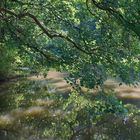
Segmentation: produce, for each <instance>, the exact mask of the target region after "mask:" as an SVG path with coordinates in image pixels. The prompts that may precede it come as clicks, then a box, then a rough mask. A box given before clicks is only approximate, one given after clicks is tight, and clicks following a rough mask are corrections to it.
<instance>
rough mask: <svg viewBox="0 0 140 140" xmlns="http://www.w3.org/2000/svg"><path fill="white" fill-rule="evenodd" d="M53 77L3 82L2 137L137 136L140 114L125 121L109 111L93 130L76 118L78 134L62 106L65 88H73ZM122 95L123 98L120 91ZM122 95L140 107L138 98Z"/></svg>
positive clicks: (120, 139)
mask: <svg viewBox="0 0 140 140" xmlns="http://www.w3.org/2000/svg"><path fill="white" fill-rule="evenodd" d="M55 76H56V75H55ZM61 77H62V75H61ZM51 78H52V77H51V76H50V77H49V78H47V79H46V78H41V77H38V78H36V77H29V78H20V79H14V80H11V81H9V82H4V83H0V140H88V139H89V140H90V139H91V140H92V139H93V140H94V139H95V140H103V139H104V140H125V139H126V140H128V139H130V140H131V139H132V138H133V139H132V140H138V138H139V136H140V126H139V125H140V122H138V121H139V120H140V117H139V115H137V116H136V117H135V116H133V117H131V118H130V119H129V121H128V123H127V124H125V123H124V122H123V119H122V116H121V117H116V116H114V117H113V118H112V115H110V114H107V115H106V116H105V117H103V118H101V119H100V121H99V122H98V123H97V124H98V126H97V125H96V126H97V127H96V126H95V127H94V128H92V127H90V130H88V128H89V127H86V128H85V129H84V131H81V130H82V129H83V128H82V127H83V126H82V127H80V128H78V127H77V126H78V125H79V122H78V123H77V122H76V124H74V125H75V128H76V129H77V130H76V129H75V130H76V132H78V134H77V135H75V133H74V132H75V130H74V131H73V130H71V127H68V125H69V126H71V125H72V124H69V123H70V122H67V121H66V120H65V119H64V118H65V116H66V118H67V113H68V112H65V111H64V109H62V104H63V102H64V101H63V100H62V99H67V98H68V95H67V94H68V93H66V90H65V89H67V91H68V90H69V91H70V87H69V86H67V84H66V83H63V82H64V81H63V80H62V79H61V78H60V77H59V78H58V79H53V80H50V79H51ZM58 81H59V82H60V83H58ZM61 82H62V83H63V84H62V83H61ZM108 83H109V82H108ZM108 83H107V84H106V86H107V85H108ZM60 85H61V88H60V89H58V90H57V89H56V87H57V88H58V87H59V86H60ZM119 90H120V89H118V91H119ZM62 91H63V92H62ZM118 93H119V92H118ZM123 93H124V92H123ZM118 95H120V94H118ZM119 97H120V98H122V97H121V95H120V96H119ZM122 99H123V102H124V103H132V104H134V105H137V106H138V107H140V104H139V99H135V98H133V99H131V98H122ZM136 100H137V102H135V101H136ZM132 108H134V109H135V107H132ZM71 117H72V116H71ZM60 121H62V122H60ZM99 124H100V125H99ZM114 126H115V127H116V128H114ZM84 127H85V126H84ZM93 129H94V132H96V133H95V134H94V136H93V134H91V132H92V130H93ZM106 130H107V131H106ZM112 130H113V131H112ZM114 131H115V132H114ZM81 132H82V133H81ZM128 132H130V133H131V134H130V135H131V136H130V137H128ZM100 133H101V134H102V135H100ZM90 135H92V137H91V136H90ZM59 136H60V137H59Z"/></svg>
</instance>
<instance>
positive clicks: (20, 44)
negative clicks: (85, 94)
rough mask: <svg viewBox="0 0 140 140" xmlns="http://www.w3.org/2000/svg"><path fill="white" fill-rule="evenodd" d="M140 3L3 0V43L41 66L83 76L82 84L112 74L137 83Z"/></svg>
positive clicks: (73, 76)
mask: <svg viewBox="0 0 140 140" xmlns="http://www.w3.org/2000/svg"><path fill="white" fill-rule="evenodd" d="M139 5H140V3H139V1H137V0H134V1H132V0H129V1H128V0H127V1H126V0H119V1H118V0H117V1H113V0H108V1H106V0H98V1H94V0H87V1H86V2H85V1H84V0H72V1H67V0H63V1H60V0H47V1H45V0H34V1H31V0H24V1H20V0H2V1H1V7H0V18H1V24H0V25H1V28H0V29H1V41H0V43H1V45H2V46H6V47H7V46H9V47H10V48H13V47H15V46H16V47H17V48H18V49H20V51H18V53H20V56H24V57H27V59H28V60H29V62H33V63H34V64H35V65H36V66H37V67H38V65H40V64H41V65H43V66H44V67H47V68H48V67H54V68H56V69H58V70H61V71H62V70H65V71H68V72H69V73H70V78H69V79H68V80H70V81H71V82H74V83H75V81H76V80H77V79H80V84H81V85H82V86H86V87H89V88H93V87H94V86H95V85H102V84H103V82H104V81H105V80H106V78H107V76H108V75H112V76H115V77H116V76H117V77H120V78H121V80H123V81H124V82H126V83H128V84H130V83H134V81H135V80H136V81H137V80H139V68H140V63H139V60H138V55H139V53H140V42H139V37H140V33H139V31H140V27H139V25H140V24H139V23H140V21H139V7H140V6H139ZM7 44H8V45H7ZM27 59H26V60H27ZM23 60H25V59H23ZM39 63H40V64H39ZM29 65H32V64H31V63H27V64H26V66H27V67H29Z"/></svg>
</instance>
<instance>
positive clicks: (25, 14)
mask: <svg viewBox="0 0 140 140" xmlns="http://www.w3.org/2000/svg"><path fill="white" fill-rule="evenodd" d="M0 12H2V13H3V12H4V13H8V14H10V15H12V16H14V17H16V18H18V19H21V18H24V17H29V18H31V19H32V20H33V21H34V22H35V24H36V25H38V27H39V28H40V29H41V30H42V31H43V32H44V33H45V34H46V35H47V36H48V37H49V38H51V39H52V38H62V39H64V40H66V41H67V42H69V43H71V44H72V45H73V47H75V48H77V49H78V50H80V51H81V52H83V53H85V54H88V55H91V54H92V52H88V51H86V50H84V49H82V48H81V47H79V46H80V45H78V44H77V43H76V42H75V41H74V40H73V39H71V38H70V37H68V36H65V35H63V34H61V33H56V32H53V33H52V32H51V31H50V30H48V29H47V28H46V27H44V25H42V23H41V22H40V21H39V20H38V19H37V17H36V16H34V15H33V14H31V13H28V12H26V13H21V14H16V13H14V12H13V11H11V10H9V9H6V8H0Z"/></svg>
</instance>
